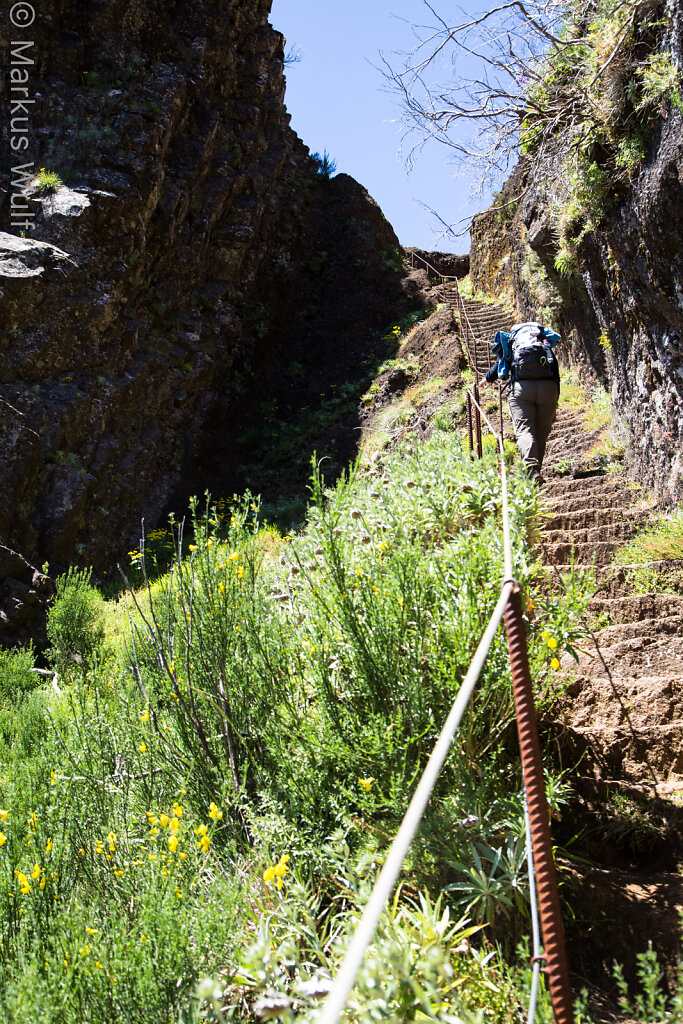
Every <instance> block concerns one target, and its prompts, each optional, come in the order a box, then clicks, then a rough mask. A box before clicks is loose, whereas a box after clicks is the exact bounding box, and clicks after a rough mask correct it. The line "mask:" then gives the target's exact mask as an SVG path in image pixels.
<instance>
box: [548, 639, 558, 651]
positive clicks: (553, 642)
mask: <svg viewBox="0 0 683 1024" xmlns="http://www.w3.org/2000/svg"><path fill="white" fill-rule="evenodd" d="M546 643H547V645H548V647H549V648H550V650H551V651H554V650H555V648H556V647H557V640H556V639H555V637H554V636H549V637H548V639H547V640H546Z"/></svg>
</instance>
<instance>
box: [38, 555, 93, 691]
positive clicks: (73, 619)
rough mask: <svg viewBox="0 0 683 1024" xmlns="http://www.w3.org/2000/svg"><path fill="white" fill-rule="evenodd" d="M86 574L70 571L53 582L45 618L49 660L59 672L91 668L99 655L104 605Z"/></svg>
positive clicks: (84, 572) (72, 569)
mask: <svg viewBox="0 0 683 1024" xmlns="http://www.w3.org/2000/svg"><path fill="white" fill-rule="evenodd" d="M90 575H91V573H90V570H89V569H75V568H73V567H71V568H70V569H69V570H68V571H67V572H66V573H65V574H64V575H63V576H59V577H57V580H56V581H55V587H56V592H57V593H56V597H55V601H54V604H53V606H52V608H51V609H50V611H49V613H48V617H47V637H48V640H49V641H50V644H51V647H50V651H49V657H50V661H51V663H52V664H53V665H54V666H55V668H56V669H57V670H58V671H59V672H67V671H69V670H70V669H73V667H74V666H81V667H83V668H85V667H88V666H89V665H91V664H92V663H93V662H94V660H95V659H96V657H97V656H98V654H100V653H102V649H103V643H104V623H103V621H102V615H103V611H104V602H103V600H102V596H101V594H100V593H99V591H98V590H96V589H95V588H94V587H92V586H91V585H90Z"/></svg>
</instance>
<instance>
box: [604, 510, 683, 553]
mask: <svg viewBox="0 0 683 1024" xmlns="http://www.w3.org/2000/svg"><path fill="white" fill-rule="evenodd" d="M681 558H683V507H681V506H678V507H677V508H675V509H673V510H672V511H671V512H665V513H664V514H663V515H660V516H659V517H658V518H657V519H656V521H655V522H654V523H653V524H652V526H650V527H649V528H648V529H646V530H643V532H642V533H639V534H638V535H637V536H636V537H634V538H633V540H631V541H629V543H628V544H626V545H624V547H623V548H621V549H620V550H619V551H618V552H617V553H616V555H615V558H614V560H615V562H617V563H618V564H620V565H642V564H643V563H645V562H657V561H662V560H670V559H675V560H678V559H681Z"/></svg>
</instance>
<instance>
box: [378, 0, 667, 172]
mask: <svg viewBox="0 0 683 1024" xmlns="http://www.w3.org/2000/svg"><path fill="white" fill-rule="evenodd" d="M422 2H423V6H424V8H425V10H426V12H428V13H429V16H430V21H429V23H428V24H425V25H421V26H415V27H414V33H415V36H416V39H417V42H416V45H415V46H414V47H413V49H412V50H410V51H409V52H405V53H402V54H394V55H392V56H391V57H387V56H386V55H384V54H382V55H381V56H382V62H383V72H384V74H385V77H386V78H387V79H388V81H389V83H390V86H391V88H392V89H393V90H394V91H395V92H397V93H398V95H399V98H400V101H401V107H402V111H403V115H402V124H403V128H404V130H405V131H404V143H407V145H408V157H407V159H408V163H409V165H410V163H411V162H412V161H413V160H414V158H415V156H416V154H417V153H418V152H419V151H420V150H421V149H422V147H423V146H424V145H425V144H426V143H427V142H429V141H431V140H436V141H438V142H440V143H442V144H444V145H446V146H448V147H449V148H450V149H451V150H453V152H454V155H455V157H456V159H457V160H460V161H464V162H466V163H467V165H468V166H469V168H470V169H471V168H472V165H473V164H474V165H476V166H477V167H478V169H479V172H480V178H479V181H480V184H481V185H482V186H483V185H484V184H488V185H490V184H493V183H494V182H497V181H499V180H500V179H501V177H502V176H503V175H504V174H505V173H506V171H507V170H508V169H509V167H510V165H511V163H512V162H514V161H515V160H516V159H517V157H518V155H519V151H520V147H521V148H522V149H528V150H532V151H533V152H534V153H535V154H539V153H540V154H541V155H543V153H544V152H545V151H548V152H555V153H556V152H558V149H559V150H561V149H562V147H567V146H568V145H571V146H574V147H577V146H580V145H581V144H582V140H583V139H584V137H585V136H586V135H587V133H589V132H590V130H591V125H593V124H594V123H595V109H594V108H595V104H596V94H597V93H598V92H599V89H597V90H596V89H595V88H594V86H595V85H596V83H597V82H598V79H600V78H601V76H603V75H604V74H605V73H606V72H607V71H608V69H609V68H610V66H611V65H613V62H615V61H616V62H618V60H619V55H620V54H621V53H622V50H623V49H624V47H625V44H626V40H627V39H628V37H629V33H630V32H631V31H632V29H633V26H634V24H635V22H636V20H637V19H638V17H639V15H640V14H641V13H642V12H643V11H644V10H645V9H646V8H648V7H652V6H653V4H654V3H656V2H657V0H614V3H613V4H612V5H611V10H610V12H609V16H610V18H611V19H613V25H614V31H613V35H612V37H611V39H610V46H609V47H608V52H607V53H605V54H604V57H603V55H599V56H600V57H601V58H602V59H600V61H599V64H598V66H597V67H594V68H593V66H592V65H591V63H590V62H591V61H593V62H595V59H596V53H595V48H592V47H591V45H590V44H591V39H590V36H589V35H588V32H589V28H590V25H591V22H592V20H593V18H594V17H595V14H596V0H524V2H522V0H510V2H507V3H500V4H498V5H497V6H495V7H493V8H492V9H491V10H485V11H483V12H482V13H480V14H476V15H468V14H466V13H465V12H464V11H463V10H462V9H461V8H457V9H456V10H457V14H458V18H459V20H455V19H453V18H450V19H449V18H447V17H445V16H444V15H442V14H441V13H439V12H438V11H437V9H436V7H435V6H434V4H433V3H432V2H430V0H422ZM451 10H452V8H451ZM587 70H588V71H589V74H588V75H587ZM591 79H592V80H591ZM536 163H537V164H538V163H540V161H538V160H537V161H536Z"/></svg>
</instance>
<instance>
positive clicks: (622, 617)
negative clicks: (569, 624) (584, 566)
mask: <svg viewBox="0 0 683 1024" xmlns="http://www.w3.org/2000/svg"><path fill="white" fill-rule="evenodd" d="M590 610H591V612H593V614H595V615H609V617H610V619H611V620H612V622H614V623H619V622H638V621H641V620H643V619H658V618H664V617H665V616H667V615H683V597H680V596H679V595H677V594H628V595H627V596H625V597H602V596H600V597H594V598H593V600H592V601H591V603H590Z"/></svg>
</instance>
